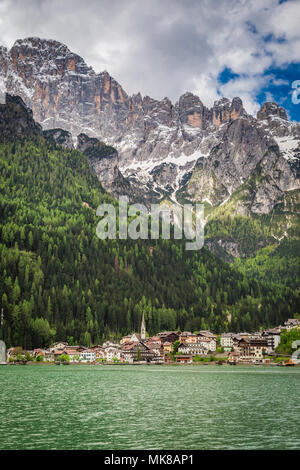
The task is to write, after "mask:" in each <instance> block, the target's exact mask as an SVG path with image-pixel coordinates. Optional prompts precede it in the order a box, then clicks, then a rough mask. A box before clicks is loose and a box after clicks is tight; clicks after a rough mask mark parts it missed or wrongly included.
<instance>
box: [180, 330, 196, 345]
mask: <svg viewBox="0 0 300 470" xmlns="http://www.w3.org/2000/svg"><path fill="white" fill-rule="evenodd" d="M179 341H180V342H181V343H197V335H196V334H194V333H191V332H190V331H183V333H180V336H179Z"/></svg>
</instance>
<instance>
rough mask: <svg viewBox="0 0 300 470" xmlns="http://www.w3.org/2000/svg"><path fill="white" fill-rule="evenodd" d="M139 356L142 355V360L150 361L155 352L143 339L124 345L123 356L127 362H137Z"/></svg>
mask: <svg viewBox="0 0 300 470" xmlns="http://www.w3.org/2000/svg"><path fill="white" fill-rule="evenodd" d="M138 356H140V360H141V361H147V362H150V361H151V360H152V359H153V357H154V353H153V352H152V351H151V349H150V348H149V347H148V346H147V345H146V344H145V343H143V342H141V341H135V342H133V343H127V344H124V345H123V346H122V357H123V359H124V360H125V361H126V362H129V363H131V364H132V363H133V362H137V360H138Z"/></svg>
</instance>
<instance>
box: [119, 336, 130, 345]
mask: <svg viewBox="0 0 300 470" xmlns="http://www.w3.org/2000/svg"><path fill="white" fill-rule="evenodd" d="M130 341H131V336H129V335H128V336H123V338H122V339H121V341H120V345H121V346H122V345H123V344H126V343H130Z"/></svg>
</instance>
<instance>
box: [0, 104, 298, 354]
mask: <svg viewBox="0 0 300 470" xmlns="http://www.w3.org/2000/svg"><path fill="white" fill-rule="evenodd" d="M78 140H79V144H78V147H79V148H80V149H81V150H82V151H79V150H78V149H76V150H75V149H73V148H72V145H70V134H68V133H67V132H66V131H63V130H61V129H58V128H55V129H54V130H53V132H50V133H49V131H46V132H45V131H42V128H41V127H40V125H39V124H36V123H35V121H34V120H33V118H32V113H31V111H30V110H29V109H28V108H27V106H26V105H25V103H24V102H23V101H22V99H21V98H19V97H11V96H9V95H8V96H7V97H6V104H0V310H1V311H2V309H3V324H2V323H1V326H0V338H1V339H3V338H4V339H5V341H6V344H7V346H8V347H9V346H17V345H20V346H22V347H23V348H27V349H31V348H34V347H41V346H45V345H48V344H49V342H50V341H54V340H68V341H69V342H70V343H83V344H85V345H90V344H95V343H99V342H101V341H103V340H104V339H107V338H109V337H111V338H120V336H121V335H124V334H128V333H130V332H131V331H134V330H135V331H136V330H137V328H139V325H140V320H141V316H142V312H143V313H144V315H145V319H146V322H147V330H148V331H149V333H150V334H154V333H156V332H157V331H160V330H165V329H169V330H173V329H175V328H180V329H182V330H184V329H185V330H189V331H190V330H191V331H193V330H196V329H207V328H211V329H213V330H214V331H215V332H221V331H223V330H230V331H241V330H245V329H248V330H256V329H257V328H259V327H260V326H274V325H276V324H279V323H282V322H283V321H284V320H286V319H287V318H289V317H293V316H294V315H295V314H296V313H297V312H299V302H300V293H299V287H297V284H296V285H295V281H296V282H297V280H298V279H299V272H298V274H297V276H296V275H295V269H296V270H297V269H298V271H299V263H298V264H297V263H295V262H294V264H293V265H288V266H284V263H286V258H285V257H284V256H285V254H284V252H283V251H282V250H281V251H280V252H278V253H276V252H274V260H275V261H272V262H271V263H269V264H268V266H265V270H266V272H268V269H270V267H271V268H272V263H273V262H275V263H276V260H277V259H280V265H281V269H282V270H281V277H279V279H278V278H274V279H273V281H274V282H272V283H271V282H266V280H265V279H263V276H260V279H259V280H257V279H256V278H255V276H251V275H248V273H249V274H252V273H253V272H254V273H255V274H256V273H257V267H258V266H259V262H257V263H255V260H254V261H253V262H252V264H251V265H247V266H244V265H242V266H237V265H236V266H235V265H232V266H230V265H229V264H228V263H226V262H224V261H222V260H220V259H219V258H217V257H216V256H215V255H213V254H212V253H210V252H209V251H208V250H207V249H206V248H203V249H202V250H200V251H195V252H191V251H186V250H185V249H184V246H185V241H184V240H130V239H129V240H109V239H107V240H99V239H98V238H97V236H96V233H95V232H96V226H97V223H98V221H99V218H98V217H97V216H96V211H95V209H96V208H97V207H98V205H99V204H100V203H103V202H105V203H111V204H114V206H115V207H116V209H117V208H118V205H117V201H116V200H114V199H113V198H112V197H111V196H110V195H108V194H107V193H106V192H105V191H104V189H103V187H102V186H101V184H100V182H99V181H98V179H97V177H96V175H95V173H94V171H93V169H92V167H91V162H93V159H95V161H98V160H100V161H101V160H102V159H104V161H105V160H106V158H109V157H110V158H112V159H115V153H114V151H113V149H112V148H110V147H108V148H107V146H105V145H104V144H101V143H99V141H98V140H94V139H91V138H90V137H88V136H86V135H84V134H81V135H80V136H79V138H78ZM258 261H259V260H258ZM285 272H287V273H288V276H289V286H284V285H283V284H282V283H281V280H282V278H283V277H284V276H283V274H284V273H285ZM259 273H260V274H261V273H262V271H259Z"/></svg>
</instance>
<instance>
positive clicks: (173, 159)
mask: <svg viewBox="0 0 300 470" xmlns="http://www.w3.org/2000/svg"><path fill="white" fill-rule="evenodd" d="M0 70H1V72H0V83H2V88H3V87H6V89H7V91H8V93H10V94H13V95H19V96H21V97H22V98H23V100H24V102H25V103H26V105H27V106H29V107H30V108H32V110H33V116H34V118H35V119H36V120H37V121H38V122H39V123H40V124H41V125H42V127H43V129H53V128H62V129H65V130H67V131H69V132H71V134H72V136H73V141H74V142H76V136H77V135H78V134H85V135H87V136H89V137H91V138H98V139H100V140H101V141H103V142H105V143H106V144H107V145H110V146H113V147H114V148H115V149H116V150H117V152H118V157H116V155H115V154H114V157H113V159H112V160H113V161H112V166H111V168H110V170H109V172H110V173H114V174H115V177H114V178H113V179H111V178H110V183H109V184H108V185H107V182H105V181H104V180H103V174H104V173H103V171H102V169H101V168H100V167H101V166H100V167H99V172H98V173H97V171H98V169H97V168H98V167H97V165H94V170H95V171H96V174H97V175H98V177H99V178H100V181H102V183H104V186H105V185H106V189H107V190H109V191H110V192H111V193H112V194H114V195H118V194H119V193H120V191H121V190H123V189H124V190H126V187H127V194H129V196H130V198H131V200H135V199H137V200H144V201H146V202H147V203H150V202H156V201H159V200H161V199H162V198H164V197H167V198H170V199H171V200H173V201H176V202H183V201H185V200H188V201H196V200H197V201H206V203H207V204H208V205H209V206H210V208H215V207H218V206H220V205H221V204H226V203H227V202H228V201H230V200H231V198H232V197H233V196H234V197H235V193H236V191H237V190H239V189H241V192H242V193H243V197H241V198H240V199H239V201H238V203H237V204H235V207H234V211H235V213H237V214H242V215H245V214H250V213H251V214H252V213H254V214H269V213H270V212H271V211H272V210H273V209H274V208H275V207H276V206H277V205H278V204H279V203H284V204H286V202H285V201H286V195H287V194H288V193H289V192H290V191H298V190H299V188H300V180H299V172H300V170H299V155H300V125H299V124H298V123H292V122H290V121H288V119H287V115H286V112H285V110H284V109H283V108H281V107H279V106H278V105H277V104H276V103H265V104H264V105H263V106H262V108H261V109H260V110H259V112H258V114H257V117H256V118H254V117H253V116H250V115H249V114H247V112H246V111H245V109H244V107H243V103H242V101H241V99H240V98H238V97H236V98H234V99H233V100H232V101H230V100H228V99H226V98H221V99H220V100H218V101H216V102H215V103H214V105H213V107H212V108H210V109H209V108H207V107H206V106H205V105H204V104H203V103H202V101H201V100H200V98H199V97H197V96H195V95H193V94H192V93H185V94H184V95H182V96H181V97H180V98H179V100H178V102H176V103H175V104H173V103H172V102H171V101H170V100H169V99H168V98H164V99H163V100H161V101H158V100H155V99H152V98H150V97H149V96H146V97H142V96H141V94H140V93H138V94H136V95H133V96H129V95H128V94H127V93H126V92H125V91H124V90H123V88H122V87H121V85H120V84H119V83H118V82H117V81H116V80H114V79H113V78H112V77H111V76H110V75H109V74H108V73H107V72H106V71H105V72H102V73H99V74H97V73H95V72H94V70H93V69H92V68H91V67H89V66H88V65H87V64H86V63H85V62H84V60H83V59H82V58H81V57H79V56H78V55H77V54H74V53H73V52H71V51H70V50H69V49H68V48H67V46H65V45H63V44H61V43H59V42H57V41H53V40H45V39H40V38H27V39H23V40H22V39H20V40H17V41H16V42H15V44H14V45H13V47H12V48H11V49H10V50H8V49H6V48H4V47H2V48H0ZM153 73H155V71H153ZM0 86H1V85H0ZM116 165H117V167H118V171H117V170H116ZM124 178H125V179H126V181H125V180H124ZM253 178H254V179H255V189H254V190H253V191H249V184H250V186H251V185H252V186H253V184H252V183H253ZM250 180H251V181H250ZM245 185H246V186H247V188H245ZM129 188H131V191H130V189H129ZM297 197H298V200H299V196H297ZM235 199H236V197H235Z"/></svg>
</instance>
